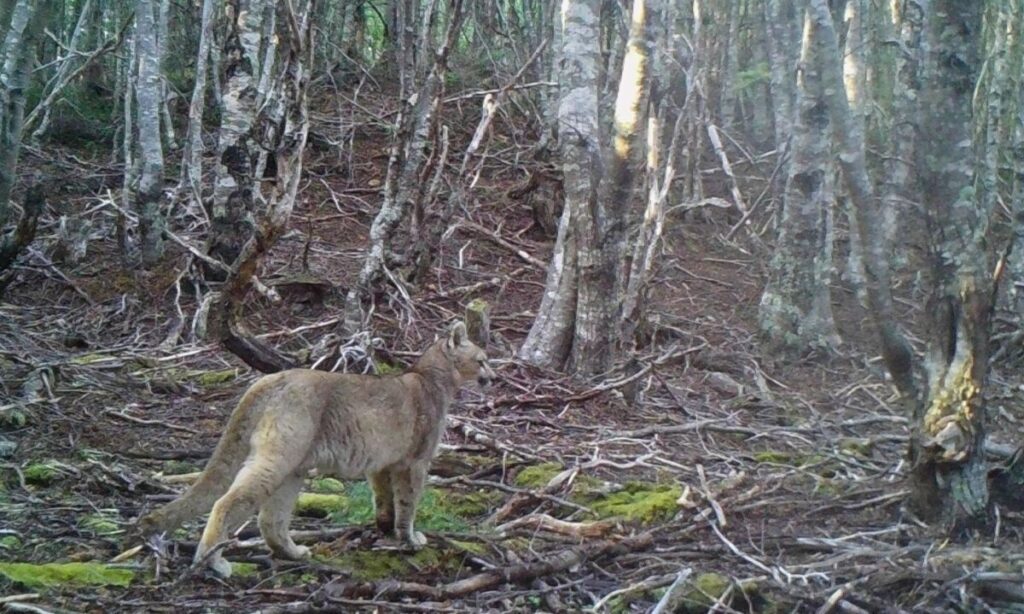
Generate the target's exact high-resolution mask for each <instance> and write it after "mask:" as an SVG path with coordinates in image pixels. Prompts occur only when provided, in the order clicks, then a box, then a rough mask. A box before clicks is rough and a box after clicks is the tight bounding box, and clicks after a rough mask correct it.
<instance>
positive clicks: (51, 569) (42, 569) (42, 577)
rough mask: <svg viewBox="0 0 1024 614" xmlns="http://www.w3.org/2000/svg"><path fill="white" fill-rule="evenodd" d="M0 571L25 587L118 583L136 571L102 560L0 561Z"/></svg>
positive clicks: (124, 583) (118, 584) (129, 577)
mask: <svg viewBox="0 0 1024 614" xmlns="http://www.w3.org/2000/svg"><path fill="white" fill-rule="evenodd" d="M0 574H2V575H4V576H6V577H7V578H8V579H9V580H11V581H12V582H16V583H18V584H21V585H23V586H25V587H27V588H32V589H37V588H52V587H58V586H121V587H126V586H128V585H129V584H131V581H132V580H133V579H134V578H135V572H134V571H132V570H130V569H121V568H116V567H112V566H109V565H104V564H102V563H91V562H90V563H45V564H42V565H36V564H33V563H0Z"/></svg>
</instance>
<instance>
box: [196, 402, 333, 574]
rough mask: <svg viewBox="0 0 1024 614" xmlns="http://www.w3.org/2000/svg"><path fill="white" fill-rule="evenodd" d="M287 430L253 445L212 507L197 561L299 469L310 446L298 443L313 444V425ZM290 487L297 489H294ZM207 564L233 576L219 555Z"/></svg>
mask: <svg viewBox="0 0 1024 614" xmlns="http://www.w3.org/2000/svg"><path fill="white" fill-rule="evenodd" d="M287 426H288V428H281V426H280V425H276V424H275V425H272V428H266V429H265V430H264V431H263V433H262V440H261V441H256V442H254V444H253V450H252V453H251V454H250V457H249V459H248V460H247V461H246V463H245V465H243V467H242V470H241V471H239V472H238V475H237V476H235V481H234V482H233V483H232V484H231V487H230V488H229V489H228V491H227V493H225V494H224V496H223V497H221V498H220V499H218V500H217V502H216V503H215V504H214V505H213V510H212V511H211V512H210V519H209V521H207V523H206V529H205V530H204V531H203V537H202V538H201V539H200V540H199V546H198V547H197V548H196V556H195V560H196V561H200V560H202V559H203V558H204V557H206V556H207V553H209V552H210V551H211V550H212V549H213V548H214V547H215V546H216V545H217V544H219V543H221V542H222V541H224V540H225V539H227V536H228V535H229V534H230V533H231V532H233V531H234V530H235V529H236V528H237V527H238V526H240V525H241V524H242V522H244V521H245V520H246V519H248V518H249V517H251V516H252V514H253V513H254V512H255V511H256V508H257V507H258V506H261V505H263V504H264V503H265V502H267V501H268V500H269V499H270V498H271V497H272V496H273V495H274V494H275V493H276V492H277V491H278V489H279V488H281V487H282V485H284V483H285V481H286V480H288V479H289V478H290V477H291V476H293V475H294V474H295V473H296V471H297V470H298V469H299V467H300V465H301V464H302V461H303V460H304V458H305V455H306V449H307V447H308V444H307V445H306V446H302V445H297V444H296V442H311V441H312V440H313V436H314V430H315V427H314V425H313V423H312V421H305V422H299V423H297V424H296V423H292V424H289V425H287ZM254 439H255V437H254ZM290 486H291V487H293V488H294V485H290ZM207 564H208V565H209V566H210V567H211V568H212V569H213V570H214V571H216V572H217V573H218V574H220V575H221V576H224V577H228V576H230V575H231V565H230V564H229V563H228V562H227V561H226V560H224V557H223V556H221V553H220V552H217V553H214V554H212V555H210V558H209V560H208V562H207Z"/></svg>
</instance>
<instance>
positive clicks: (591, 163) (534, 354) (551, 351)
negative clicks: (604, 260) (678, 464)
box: [519, 0, 608, 369]
mask: <svg viewBox="0 0 1024 614" xmlns="http://www.w3.org/2000/svg"><path fill="white" fill-rule="evenodd" d="M599 11H600V0H572V1H571V2H566V3H565V5H564V6H563V10H562V12H561V24H560V27H559V30H560V31H561V43H562V48H561V50H560V52H559V54H558V58H559V59H558V60H556V62H557V64H558V65H559V66H560V67H561V69H560V74H559V78H558V83H559V87H560V90H561V92H560V96H561V100H560V102H559V106H558V124H557V125H558V133H559V140H560V145H561V153H562V175H563V185H564V189H565V207H564V209H563V210H562V219H561V221H560V223H559V225H558V237H557V239H556V241H555V251H554V253H553V254H552V257H551V263H550V265H549V267H548V275H547V281H546V283H545V289H544V295H543V297H542V299H541V305H540V308H539V309H538V310H537V316H536V317H535V318H534V320H533V325H532V326H531V328H530V332H529V334H528V335H527V337H526V340H525V341H524V342H523V345H522V347H521V348H520V350H519V356H520V357H521V358H522V359H523V360H525V361H527V362H530V363H532V364H535V365H540V366H544V367H548V368H554V369H561V368H563V367H565V366H566V363H567V361H568V360H569V356H570V355H571V353H572V352H573V341H574V338H575V330H576V323H575V319H576V312H577V310H578V280H579V270H578V269H579V266H580V262H579V253H580V251H581V250H580V238H579V234H580V233H582V232H586V231H585V230H584V229H583V225H584V224H591V225H593V224H595V223H596V221H595V220H594V219H592V216H591V215H590V214H589V211H590V210H591V208H592V207H594V206H595V205H596V200H597V188H598V181H599V175H598V169H597V168H596V166H597V165H598V163H599V161H600V155H601V152H600V148H599V147H600V146H599V144H600V131H599V128H598V69H599V66H598V62H599V59H600V48H599V43H598V41H599V33H600V27H599V26H600V24H599V20H600V12H599ZM589 232H591V233H593V230H590V231H589ZM591 254H592V255H591V258H592V259H593V260H596V259H597V254H596V253H594V252H593V248H592V249H591ZM589 264H590V265H591V266H596V265H598V264H599V262H591V263H589ZM607 291H608V289H606V292H607Z"/></svg>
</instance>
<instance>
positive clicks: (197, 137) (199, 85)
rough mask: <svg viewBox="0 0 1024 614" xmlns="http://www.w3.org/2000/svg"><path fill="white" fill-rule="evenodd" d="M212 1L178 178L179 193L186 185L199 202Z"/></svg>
mask: <svg viewBox="0 0 1024 614" xmlns="http://www.w3.org/2000/svg"><path fill="white" fill-rule="evenodd" d="M213 5H214V0H203V10H202V17H201V20H202V25H201V26H200V33H199V50H198V52H197V53H196V79H195V84H194V85H193V87H192V101H191V103H190V104H189V107H188V131H187V132H186V134H185V150H184V151H183V152H182V156H181V178H180V179H179V181H178V190H179V191H180V190H182V189H184V187H185V186H186V185H187V186H188V188H189V190H191V193H192V198H194V199H195V201H196V202H202V198H203V195H202V183H203V114H204V112H205V111H206V73H207V71H208V70H209V68H208V67H207V61H208V60H209V59H210V43H211V38H212V36H213Z"/></svg>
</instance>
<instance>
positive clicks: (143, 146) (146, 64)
mask: <svg viewBox="0 0 1024 614" xmlns="http://www.w3.org/2000/svg"><path fill="white" fill-rule="evenodd" d="M154 8H155V7H154V6H153V1H152V0H137V3H136V7H135V36H136V41H137V42H136V56H137V62H138V82H137V83H136V87H135V103H136V115H137V117H138V126H139V129H138V143H139V145H138V152H139V156H138V157H137V158H136V159H135V164H137V165H138V171H137V176H138V181H139V183H138V188H137V190H136V195H135V207H136V209H137V210H138V213H139V234H140V237H139V242H140V248H141V250H142V262H143V264H144V265H146V266H152V265H153V264H155V263H156V262H157V261H158V260H159V259H160V257H161V256H162V255H163V232H164V226H165V225H166V220H165V219H164V213H163V211H162V210H161V203H162V200H163V179H164V177H163V173H164V153H163V146H162V144H161V140H160V113H161V107H162V106H163V105H162V99H161V96H160V92H161V89H162V87H163V75H162V74H161V70H160V50H159V45H158V43H157V24H156V21H155V19H154V14H153V13H154Z"/></svg>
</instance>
